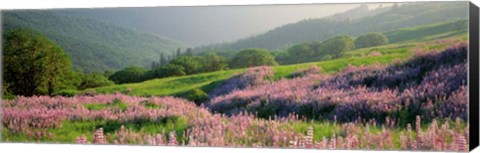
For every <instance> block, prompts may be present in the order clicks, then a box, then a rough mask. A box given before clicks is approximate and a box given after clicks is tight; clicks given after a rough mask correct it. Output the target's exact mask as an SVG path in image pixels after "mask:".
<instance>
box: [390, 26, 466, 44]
mask: <svg viewBox="0 0 480 153" xmlns="http://www.w3.org/2000/svg"><path fill="white" fill-rule="evenodd" d="M467 30H468V20H459V21H453V22H442V23H435V24H429V25H422V26H415V27H409V28H402V29H398V30H394V31H389V32H385V33H384V34H385V35H386V36H387V37H388V40H389V41H390V43H397V42H402V41H419V40H422V39H432V37H425V36H437V37H448V36H451V35H456V34H460V33H466V32H467Z"/></svg>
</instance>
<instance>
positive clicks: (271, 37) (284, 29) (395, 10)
mask: <svg viewBox="0 0 480 153" xmlns="http://www.w3.org/2000/svg"><path fill="white" fill-rule="evenodd" d="M467 6H468V3H467V2H448V3H445V2H435V3H404V4H402V5H399V6H398V5H397V6H393V7H391V8H389V10H388V11H383V12H382V13H378V14H375V15H371V16H365V17H361V18H358V19H353V20H352V19H345V20H336V19H332V17H326V18H320V19H309V20H303V21H300V22H297V23H293V24H287V25H284V26H281V27H278V28H275V29H272V30H270V31H268V32H266V33H263V34H260V35H257V36H252V37H248V38H245V39H241V40H238V41H236V42H232V43H222V44H214V45H210V46H204V47H198V48H196V50H212V49H217V50H240V49H244V48H265V49H269V50H279V49H284V48H286V47H289V46H292V45H294V44H299V43H302V42H311V41H322V40H325V39H327V38H331V37H334V36H337V35H342V34H346V35H351V36H357V35H359V34H364V33H368V32H387V31H391V30H395V29H399V28H407V27H412V26H419V25H425V24H434V23H438V22H447V21H453V20H459V19H464V18H465V16H467V15H466V14H467V13H468V12H467V10H468V9H467V8H468V7H467ZM384 9H385V8H384ZM337 16H341V14H337Z"/></svg>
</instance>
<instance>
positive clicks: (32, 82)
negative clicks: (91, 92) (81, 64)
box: [3, 29, 72, 96]
mask: <svg viewBox="0 0 480 153" xmlns="http://www.w3.org/2000/svg"><path fill="white" fill-rule="evenodd" d="M3 38H4V42H3V63H4V64H5V65H4V73H3V74H4V80H3V81H4V86H6V87H7V90H8V91H10V92H12V94H14V95H24V96H32V95H39V94H40V95H43V94H48V95H52V94H53V93H54V92H56V91H59V90H61V89H65V88H68V87H71V83H72V82H70V81H69V79H68V77H69V76H70V75H71V63H70V59H69V57H68V55H66V54H64V52H63V50H62V49H61V48H60V47H59V46H57V45H56V44H55V43H54V42H52V41H51V40H49V39H48V38H46V37H44V36H42V35H41V34H39V33H37V32H34V31H32V30H28V29H15V30H10V31H7V32H6V33H4V35H3Z"/></svg>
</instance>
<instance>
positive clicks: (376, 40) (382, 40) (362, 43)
mask: <svg viewBox="0 0 480 153" xmlns="http://www.w3.org/2000/svg"><path fill="white" fill-rule="evenodd" d="M385 44H388V38H387V37H386V36H385V35H383V34H382V33H376V32H375V33H369V34H366V35H362V36H360V37H358V38H357V39H355V47H356V48H367V47H373V46H380V45H385Z"/></svg>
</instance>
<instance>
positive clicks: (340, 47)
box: [276, 33, 388, 64]
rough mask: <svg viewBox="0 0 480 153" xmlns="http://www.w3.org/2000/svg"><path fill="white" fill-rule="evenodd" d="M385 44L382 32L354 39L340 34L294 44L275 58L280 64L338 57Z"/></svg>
mask: <svg viewBox="0 0 480 153" xmlns="http://www.w3.org/2000/svg"><path fill="white" fill-rule="evenodd" d="M385 44H388V38H387V37H386V36H385V35H383V34H382V33H368V34H365V35H361V36H359V37H357V38H356V39H354V38H351V37H349V36H346V35H341V36H336V37H333V38H330V39H327V40H325V41H322V42H320V41H315V42H311V43H302V44H298V45H294V46H292V47H290V48H288V49H286V51H285V52H283V53H277V54H276V59H277V61H279V62H280V63H281V64H293V63H300V62H312V61H318V60H330V59H334V58H338V57H340V56H341V55H342V53H343V52H345V51H349V50H353V49H358V48H367V47H373V46H379V45H385Z"/></svg>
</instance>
